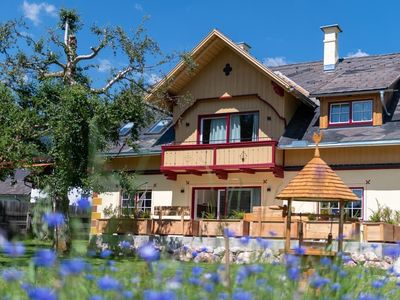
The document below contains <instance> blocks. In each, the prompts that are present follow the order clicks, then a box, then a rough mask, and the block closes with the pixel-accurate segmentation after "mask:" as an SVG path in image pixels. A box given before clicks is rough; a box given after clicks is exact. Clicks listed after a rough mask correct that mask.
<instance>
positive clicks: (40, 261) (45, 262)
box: [33, 249, 56, 267]
mask: <svg viewBox="0 0 400 300" xmlns="http://www.w3.org/2000/svg"><path fill="white" fill-rule="evenodd" d="M55 262H56V254H55V253H54V251H53V250H50V249H39V250H38V251H36V253H35V256H34V257H33V263H34V264H35V266H37V267H51V266H52V265H54V263H55Z"/></svg>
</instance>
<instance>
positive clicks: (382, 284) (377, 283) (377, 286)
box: [371, 280, 386, 289]
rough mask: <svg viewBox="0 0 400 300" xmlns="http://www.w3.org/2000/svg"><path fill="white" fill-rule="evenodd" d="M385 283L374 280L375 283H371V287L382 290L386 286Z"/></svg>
mask: <svg viewBox="0 0 400 300" xmlns="http://www.w3.org/2000/svg"><path fill="white" fill-rule="evenodd" d="M385 283H386V282H385V281H383V280H374V281H372V283H371V286H372V287H373V288H374V289H380V288H382V287H383V286H384V285H385Z"/></svg>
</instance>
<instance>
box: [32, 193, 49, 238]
mask: <svg viewBox="0 0 400 300" xmlns="http://www.w3.org/2000/svg"><path fill="white" fill-rule="evenodd" d="M44 195H45V194H44ZM52 208H53V206H52V201H51V198H50V197H48V196H44V197H38V198H37V199H36V202H35V205H34V206H33V209H32V211H31V213H32V222H31V224H32V233H33V234H34V235H35V237H37V238H38V239H40V240H45V239H47V238H51V232H50V231H49V228H48V226H47V224H46V223H44V222H43V216H44V215H45V214H46V213H49V212H51V211H52Z"/></svg>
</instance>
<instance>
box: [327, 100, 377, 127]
mask: <svg viewBox="0 0 400 300" xmlns="http://www.w3.org/2000/svg"><path fill="white" fill-rule="evenodd" d="M355 124H364V125H369V124H372V100H358V101H349V102H340V103H331V104H330V106H329V125H333V126H335V125H355Z"/></svg>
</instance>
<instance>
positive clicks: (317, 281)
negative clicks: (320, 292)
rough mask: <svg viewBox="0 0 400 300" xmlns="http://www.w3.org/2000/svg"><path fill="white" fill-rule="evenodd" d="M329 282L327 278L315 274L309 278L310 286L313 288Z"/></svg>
mask: <svg viewBox="0 0 400 300" xmlns="http://www.w3.org/2000/svg"><path fill="white" fill-rule="evenodd" d="M329 282H330V280H329V279H328V278H325V277H320V276H319V275H315V276H313V277H311V279H310V285H311V287H313V288H315V289H319V288H322V287H323V286H325V285H327V284H328V283H329Z"/></svg>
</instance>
